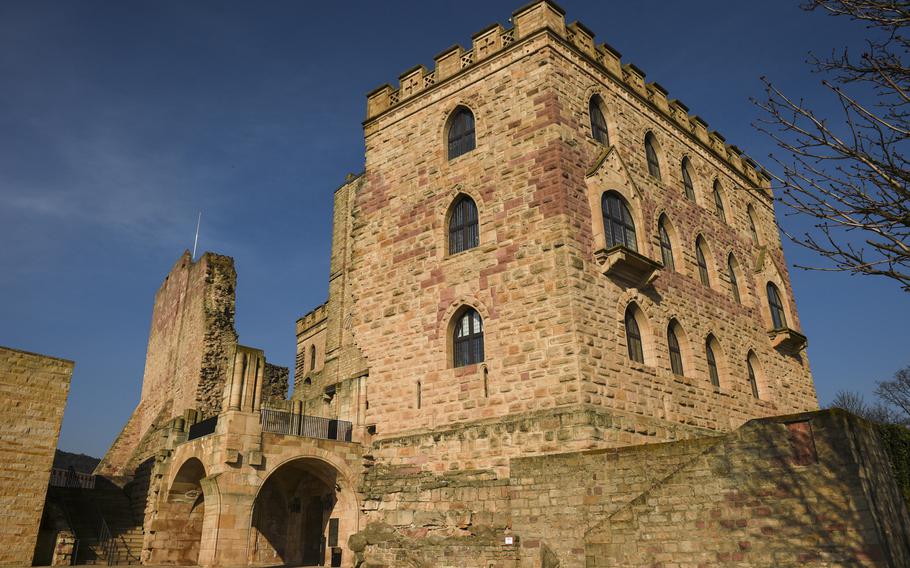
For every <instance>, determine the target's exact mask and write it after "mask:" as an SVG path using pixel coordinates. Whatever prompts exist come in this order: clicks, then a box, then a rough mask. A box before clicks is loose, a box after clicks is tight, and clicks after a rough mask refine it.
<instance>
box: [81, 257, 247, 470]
mask: <svg viewBox="0 0 910 568" xmlns="http://www.w3.org/2000/svg"><path fill="white" fill-rule="evenodd" d="M236 283H237V274H236V272H235V271H234V266H233V260H232V259H231V258H230V257H227V256H221V255H217V254H213V253H205V254H203V255H202V257H201V258H199V260H197V261H195V262H193V260H192V259H191V257H190V254H189V252H188V251H187V252H184V254H183V256H181V258H180V259H179V260H178V261H177V263H176V264H175V265H174V267H173V268H172V269H171V271H170V273H169V274H168V276H167V277H166V278H165V281H164V283H163V284H162V285H161V287H160V288H159V290H158V292H157V293H156V294H155V304H154V307H153V309H152V324H151V330H150V332H149V342H148V350H147V354H146V362H145V374H144V376H143V381H142V395H141V396H142V398H141V399H140V402H139V404H138V406H137V407H136V410H135V411H134V413H133V415H132V416H131V417H130V420H129V422H128V423H127V425H126V427H125V428H124V430H123V431H122V432H121V435H120V436H118V438H117V440H116V441H115V442H114V444H113V445H112V446H111V449H110V450H108V453H107V455H106V456H105V458H104V459H103V460H102V462H101V464H99V466H98V469H97V470H96V471H97V473H99V474H103V475H109V476H126V477H129V476H131V475H132V474H133V472H132V471H131V469H130V466H129V464H133V465H135V464H137V463H141V462H142V461H144V460H145V459H147V458H148V457H149V456H151V455H153V454H154V453H155V452H156V451H157V450H158V449H159V445H160V444H158V442H157V440H158V438H159V437H150V436H149V433H150V432H151V431H152V430H155V429H156V428H158V427H160V426H161V424H163V423H165V422H167V421H168V420H170V419H171V418H173V417H176V416H182V415H183V412H184V411H185V410H188V409H195V410H197V411H199V413H200V414H201V416H202V417H208V416H213V415H214V414H216V413H217V412H218V411H219V410H220V408H221V400H222V396H223V391H224V379H225V376H226V374H227V370H228V365H229V363H230V360H231V357H232V356H233V353H234V349H235V346H236V344H237V334H236V332H235V331H234V291H235V288H236ZM165 409H167V415H162V411H163V410H165ZM156 425H157V426H156ZM153 441H154V443H152V442H153ZM141 442H142V443H141ZM137 447H144V448H145V449H146V451H145V454H144V455H142V456H138V455H134V454H135V451H136V448H137Z"/></svg>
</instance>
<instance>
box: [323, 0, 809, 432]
mask: <svg viewBox="0 0 910 568" xmlns="http://www.w3.org/2000/svg"><path fill="white" fill-rule="evenodd" d="M513 19H514V21H515V22H516V24H515V30H514V31H513V32H512V35H511V37H510V39H508V40H505V39H504V38H505V37H506V32H505V31H504V30H502V29H498V31H497V28H495V27H491V28H489V29H488V30H484V31H483V32H481V33H480V34H477V35H476V36H475V38H474V49H473V55H472V56H471V59H470V62H469V63H468V64H463V65H462V66H461V67H459V68H458V69H456V70H454V71H452V70H449V71H445V69H446V65H447V63H445V61H443V60H446V61H447V56H445V54H442V55H440V58H437V70H436V72H435V73H436V74H435V75H434V81H435V82H434V83H432V85H430V84H421V85H420V86H415V85H416V83H413V82H412V81H410V79H409V78H408V77H410V75H409V74H408V73H406V74H405V75H403V76H402V90H400V91H399V93H398V95H397V98H396V97H391V98H389V99H388V100H387V101H386V103H382V104H380V105H379V106H376V104H378V103H377V101H378V100H380V99H382V97H384V96H386V95H383V94H382V93H383V92H385V91H383V90H382V89H380V90H377V91H375V92H374V93H371V95H369V105H370V110H369V112H368V115H369V116H370V118H369V119H368V120H367V122H366V123H365V134H366V170H365V173H364V175H363V176H362V179H363V183H362V185H361V186H360V187H359V188H358V189H356V190H355V191H354V192H353V193H352V194H349V199H350V200H352V201H350V213H349V218H348V219H344V220H343V221H344V222H345V223H346V225H344V227H348V226H349V227H350V232H349V233H345V234H346V235H348V237H347V238H345V239H342V240H338V241H337V242H336V244H335V246H333V259H335V258H337V257H342V256H345V257H346V255H347V254H348V253H347V252H346V251H347V250H348V247H349V250H350V253H349V258H350V261H349V263H348V265H347V271H346V272H345V273H346V274H349V276H347V278H348V279H349V284H348V286H350V296H351V298H352V299H353V303H352V304H350V306H351V309H350V311H345V312H343V313H342V314H340V315H339V317H337V318H334V317H333V316H332V313H331V306H332V299H331V295H330V302H329V304H328V305H329V307H330V309H329V312H330V313H329V316H328V321H327V326H328V328H329V329H331V328H332V326H333V325H335V326H339V325H341V322H343V321H348V320H350V321H351V334H350V341H351V342H353V344H355V345H356V346H358V347H359V348H360V349H361V350H362V352H363V355H364V357H365V358H366V361H367V363H368V366H369V374H370V379H369V398H368V400H369V408H368V410H367V411H366V421H367V423H368V424H372V425H375V427H376V431H377V440H381V439H383V438H385V437H397V436H400V435H404V434H406V433H409V432H419V431H423V430H432V429H434V428H437V427H441V426H442V427H448V426H449V425H452V424H458V423H470V422H474V421H479V420H485V419H490V418H495V417H504V416H513V415H516V414H520V413H524V412H535V411H538V410H541V409H547V408H554V407H561V406H576V405H581V404H594V405H597V406H602V407H604V408H606V409H608V411H611V412H614V411H615V412H617V413H620V414H623V415H641V416H650V417H655V418H657V419H659V420H664V421H667V422H670V423H673V424H677V425H685V426H687V427H693V428H696V429H711V430H719V431H728V430H730V429H731V428H735V427H736V426H738V425H739V424H742V423H743V422H744V421H746V420H748V419H750V418H752V417H756V416H769V415H774V414H780V413H785V412H796V411H803V410H809V409H813V408H817V400H816V397H815V391H814V387H813V384H812V379H811V374H810V371H809V368H808V362H807V360H806V358H805V353H804V352H803V353H800V354H798V355H796V356H791V355H785V354H783V353H781V352H779V351H777V350H775V349H774V348H773V347H772V342H771V339H769V335H768V331H769V330H770V328H771V327H772V326H771V324H770V315H769V313H768V311H767V307H766V306H767V300H766V297H765V293H764V289H765V285H766V283H767V282H769V281H770V282H774V283H775V284H777V285H778V286H779V287H780V289H781V290H782V291H783V293H784V297H785V304H786V306H785V309H786V311H787V317H788V323H789V325H790V327H792V328H794V329H798V327H799V320H798V315H797V313H796V310H795V303H794V301H793V298H792V287H791V286H790V285H789V277H788V274H787V271H786V265H785V263H784V261H783V253H782V249H781V245H780V239H779V236H778V234H777V230H776V227H775V225H774V212H773V208H772V205H771V199H770V190H769V189H768V181H767V178H765V177H762V175H760V174H759V173H757V172H756V171H755V168H754V167H753V166H752V165H751V164H750V162H748V160H744V159H743V158H741V157H739V155H738V153H737V152H736V151H735V148H734V147H728V146H727V145H725V144H724V143H723V141H722V138H720V137H719V135H716V133H710V134H708V133H707V130H705V129H704V123H703V122H701V121H700V120H698V119H695V118H691V119H690V118H689V117H688V115H685V120H683V117H682V116H677V115H676V114H674V113H677V114H678V112H677V111H678V110H679V109H680V108H683V107H680V106H679V104H677V103H674V104H670V103H669V102H667V100H666V92H663V91H662V90H660V89H657V87H655V86H653V85H648V86H646V85H645V83H644V81H643V76H644V75H643V73H642V72H641V71H640V70H638V69H637V68H634V66H628V65H627V66H622V65H620V64H618V63H617V65H615V66H614V65H613V64H612V63H610V65H606V63H605V62H606V59H605V58H609V57H612V58H614V59H616V61H618V54H616V53H615V52H614V51H610V50H607V51H604V50H602V49H598V50H595V51H596V54H597V56H596V57H595V56H594V51H592V49H593V48H592V46H593V43H591V42H590V41H589V40H590V38H588V39H585V37H587V36H590V35H591V34H590V32H589V31H587V29H586V28H584V27H583V26H580V25H573V26H569V27H566V26H565V24H564V21H563V18H562V14H561V11H560V10H559V9H558V8H556V7H554V6H553V5H552V4H549V3H546V2H543V3H537V4H535V5H534V7H529V8H528V9H526V10H522V11H519V12H517V13H516V14H515V16H514V17H513ZM493 32H495V33H493ZM490 33H492V34H493V35H490V36H489V38H488V39H490V41H491V42H492V43H489V42H486V40H483V38H485V37H487V35H489V34H490ZM496 34H499V35H496ZM497 38H498V39H497ZM497 42H499V43H497ZM589 43H590V45H589ZM485 46H486V47H485ZM447 53H448V52H447ZM462 54H464V53H462ZM598 58H599V59H598ZM610 61H612V59H611V60H610ZM409 73H411V72H409ZM424 76H426V75H425V74H424ZM409 89H410V90H409ZM386 90H388V89H386ZM386 94H388V93H386ZM594 95H598V96H600V97H601V98H602V99H603V103H604V111H605V115H606V118H607V122H608V127H609V130H610V136H611V139H610V146H609V147H607V146H604V145H601V144H599V143H597V142H595V141H594V140H593V138H592V137H591V133H590V120H589V117H588V102H589V100H590V98H591V97H592V96H594ZM377 97H378V98H377ZM459 105H461V106H466V107H468V108H469V109H470V110H471V111H472V113H473V114H474V118H475V128H476V148H475V149H474V150H472V151H470V152H468V153H466V154H464V155H462V156H459V157H457V158H455V159H452V160H449V159H447V155H446V121H447V119H448V117H449V115H450V114H451V112H452V111H453V110H454V109H455V108H456V107H458V106H459ZM703 130H704V132H703ZM648 132H650V133H651V134H652V135H653V136H655V138H656V140H657V147H658V159H659V161H660V165H661V180H657V179H655V178H653V177H652V176H650V175H649V174H648V173H647V166H646V164H645V157H644V156H645V154H644V137H645V134H646V133H648ZM403 141H406V142H403ZM684 156H686V157H688V158H689V160H690V161H691V164H692V166H691V167H692V177H693V182H694V186H695V194H696V200H695V203H692V202H690V201H688V200H687V199H686V198H685V197H684V192H683V189H682V181H681V177H680V176H681V174H680V168H681V161H682V158H683V157H684ZM715 180H718V181H719V183H720V186H721V188H722V189H721V193H722V201H723V202H724V208H725V211H726V221H725V222H724V221H721V220H720V219H718V217H717V215H716V212H715V208H714V202H713V197H712V193H711V190H712V187H713V183H714V181H715ZM608 190H617V191H619V192H620V193H621V194H623V195H624V196H625V197H626V200H627V201H628V203H629V205H630V208H631V210H632V214H633V217H634V218H635V221H636V230H637V240H638V249H639V252H640V253H642V254H643V255H645V256H646V257H649V258H651V259H654V260H657V261H659V259H660V249H659V245H658V243H657V222H658V219H659V218H660V216H661V215H666V216H667V218H668V219H669V223H670V226H671V230H670V232H671V233H672V236H671V240H672V241H673V248H674V264H675V265H676V269H675V270H669V269H662V270H659V271H658V274H657V276H656V278H655V279H653V280H652V281H650V282H649V283H647V284H644V285H641V284H637V285H630V284H629V283H627V282H622V281H618V280H617V279H615V278H613V277H610V276H606V275H605V274H604V273H603V272H604V270H605V268H604V266H603V264H602V262H603V261H602V259H601V257H600V251H602V250H603V249H604V248H605V239H604V235H603V223H602V220H601V212H600V197H601V195H602V194H603V193H604V192H605V191H608ZM460 195H467V196H469V197H471V198H472V199H473V200H474V201H475V203H476V204H477V207H478V211H479V218H480V226H479V230H480V245H479V246H478V247H476V248H474V249H470V250H468V251H465V252H462V253H459V254H455V255H449V254H448V251H447V248H446V235H447V228H446V224H447V213H448V211H449V207H450V206H451V204H452V203H453V202H454V200H455V199H456V198H457V197H458V196H460ZM338 205H339V203H338V201H337V195H336V227H335V230H336V233H337V231H338V230H339V226H338V225H339V223H338V222H339V219H338V218H337V215H338ZM750 211H751V215H752V217H753V218H754V221H755V225H756V230H757V233H758V239H759V242H758V243H757V244H754V243H753V242H752V240H751V234H750V230H749V218H748V215H749V214H750V213H748V212H750ZM347 223H349V225H348V224H347ZM344 227H343V228H344ZM699 234H700V235H703V236H704V238H705V239H706V242H707V250H708V253H709V254H708V257H709V258H708V265H709V273H710V275H711V278H710V279H711V286H710V287H705V286H703V285H702V284H701V283H700V282H699V279H698V272H697V267H696V266H695V253H694V244H695V236H696V235H699ZM336 237H337V234H336ZM336 249H337V250H336ZM730 253H732V254H733V255H734V258H735V262H736V277H737V280H738V291H739V294H740V296H741V301H740V302H736V301H735V300H734V299H733V290H732V288H731V285H732V284H731V281H730V280H729V278H728V275H727V269H726V266H727V258H728V256H729V254H730ZM335 274H336V272H335V271H334V269H333V276H334V275H335ZM633 301H634V302H635V303H636V304H637V305H638V306H639V307H640V308H641V310H642V311H643V313H644V318H645V325H644V328H645V329H643V332H644V334H645V363H644V364H638V363H634V362H631V361H630V360H629V357H628V355H627V354H626V345H625V335H624V327H623V314H624V311H625V307H626V306H627V305H628V304H629V303H630V302H633ZM465 305H469V306H472V307H474V308H475V309H477V310H478V312H479V313H480V314H481V316H482V317H483V318H484V343H485V352H486V357H485V361H484V363H483V364H479V365H472V366H468V367H464V368H453V365H452V362H451V345H450V342H451V339H450V338H451V328H450V327H449V326H450V325H451V322H452V318H453V316H454V315H455V313H456V311H457V310H458V309H459V308H460V307H462V306H465ZM671 318H673V319H676V320H678V321H679V323H680V324H681V326H682V329H683V333H682V336H683V337H682V338H681V339H682V341H681V342H682V343H683V352H684V353H683V358H684V360H685V367H686V372H685V374H684V376H676V375H674V374H673V373H671V372H670V365H669V359H668V355H667V340H666V329H667V325H668V323H669V321H670V320H671ZM709 334H711V335H713V336H714V337H716V339H717V340H718V342H719V344H720V349H719V353H718V359H719V368H720V375H721V377H720V383H721V384H720V387H719V388H717V389H715V388H714V387H713V386H712V385H711V383H710V381H709V379H708V371H707V363H706V360H705V351H704V344H705V341H706V338H707V337H708V335H709ZM329 336H331V332H330V333H329ZM750 350H751V351H753V352H754V353H755V355H756V357H757V361H758V364H757V368H756V375H757V382H758V386H759V397H758V398H757V399H756V398H755V397H753V395H752V391H751V386H750V384H749V382H748V378H747V371H746V365H745V361H746V356H747V353H748V352H749V351H750ZM327 351H328V352H331V348H330V347H327Z"/></svg>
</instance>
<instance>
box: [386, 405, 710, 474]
mask: <svg viewBox="0 0 910 568" xmlns="http://www.w3.org/2000/svg"><path fill="white" fill-rule="evenodd" d="M381 434H382V432H377V436H376V439H375V440H374V441H373V444H372V455H373V457H374V458H375V459H376V460H377V461H378V462H380V463H386V464H390V465H395V466H405V465H412V466H419V467H421V468H423V469H425V470H427V471H433V472H437V473H442V472H446V471H456V470H459V469H491V470H493V471H496V472H497V475H499V476H500V477H503V478H505V477H507V476H508V475H509V467H510V462H511V460H512V459H514V458H519V457H524V456H530V455H541V454H546V455H550V454H558V453H564V452H575V451H581V450H591V449H596V448H609V447H617V446H629V445H635V444H653V443H657V442H663V441H666V440H684V439H689V438H693V437H699V436H710V435H712V434H713V432H711V431H709V430H700V429H697V428H691V427H686V426H683V425H675V424H672V423H667V422H665V421H661V420H658V419H654V418H650V417H647V416H640V415H635V414H622V413H617V412H609V411H606V410H604V409H602V408H597V407H594V406H585V407H571V408H554V409H544V410H538V411H534V412H528V413H522V414H520V415H516V416H511V417H496V418H490V419H486V420H479V421H476V422H473V423H470V424H456V425H452V426H450V427H448V428H446V427H443V426H440V427H438V428H436V429H434V430H431V431H424V432H416V433H409V434H406V435H401V436H390V437H383V436H382V435H381Z"/></svg>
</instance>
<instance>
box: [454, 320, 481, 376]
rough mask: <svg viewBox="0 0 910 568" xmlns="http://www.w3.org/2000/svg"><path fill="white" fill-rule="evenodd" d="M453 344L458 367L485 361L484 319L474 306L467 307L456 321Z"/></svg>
mask: <svg viewBox="0 0 910 568" xmlns="http://www.w3.org/2000/svg"><path fill="white" fill-rule="evenodd" d="M452 346H453V352H454V355H455V361H454V363H455V366H456V367H464V366H465V365H474V364H475V363H480V362H482V361H483V320H482V319H481V318H480V314H478V313H477V310H475V309H474V308H468V309H466V310H465V311H464V312H462V314H461V315H460V316H458V319H457V320H456V321H455V330H454V337H453V340H452Z"/></svg>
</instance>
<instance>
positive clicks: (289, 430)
mask: <svg viewBox="0 0 910 568" xmlns="http://www.w3.org/2000/svg"><path fill="white" fill-rule="evenodd" d="M260 416H261V421H262V431H263V432H274V433H276V434H286V435H288V436H304V437H306V438H320V439H322V440H338V441H339V442H350V441H351V433H352V431H353V425H352V424H351V423H350V422H348V421H346V420H335V419H333V418H323V417H321V416H307V415H306V414H294V413H293V412H285V411H283V410H273V409H271V408H263V409H262V410H261V413H260Z"/></svg>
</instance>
